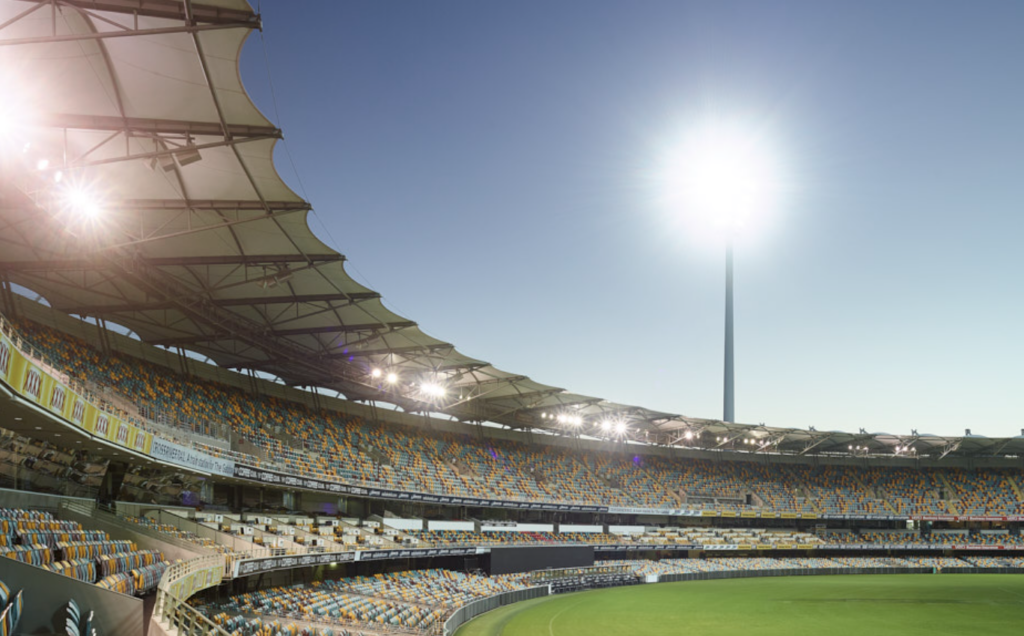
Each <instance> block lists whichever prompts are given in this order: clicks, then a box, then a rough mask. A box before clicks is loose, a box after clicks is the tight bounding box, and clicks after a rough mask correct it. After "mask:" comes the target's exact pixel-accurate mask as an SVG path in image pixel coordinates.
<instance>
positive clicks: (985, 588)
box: [456, 574, 1024, 636]
mask: <svg viewBox="0 0 1024 636" xmlns="http://www.w3.org/2000/svg"><path fill="white" fill-rule="evenodd" d="M1022 629H1024V576H1019V575H1013V574H941V575H934V574H895V575H853V576H793V577H780V578H753V579H727V580H720V581H689V582H685V583H659V584H656V585H637V586H632V587H625V588H611V589H605V590H597V591H593V592H579V593H575V594H566V595H560V596H552V597H546V598H541V599H534V600H532V601H526V602H523V603H517V604H515V605H508V606H506V607H502V608H499V609H497V610H494V611H492V612H488V613H487V614H484V615H482V616H479V617H477V618H476V619H475V620H473V621H471V622H469V623H467V624H466V625H464V626H463V627H462V628H461V629H459V630H458V632H456V634H457V636H602V635H605V634H607V635H609V636H620V635H625V634H628V635H630V636H661V635H663V634H664V635H668V634H673V635H674V634H699V635H700V636H733V635H735V636H775V635H778V636H801V635H803V634H808V635H818V634H820V635H823V636H843V635H845V634H869V635H871V636H880V635H888V634H892V635H897V634H898V635H900V636H907V635H914V634H920V635H922V636H924V635H934V634H957V635H958V636H961V635H970V634H979V635H983V636H997V635H1000V634H1014V635H1018V634H1020V633H1021V631H1022Z"/></svg>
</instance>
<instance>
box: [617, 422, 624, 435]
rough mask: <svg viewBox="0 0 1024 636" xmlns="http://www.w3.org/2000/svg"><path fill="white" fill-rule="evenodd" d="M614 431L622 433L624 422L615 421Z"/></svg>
mask: <svg viewBox="0 0 1024 636" xmlns="http://www.w3.org/2000/svg"><path fill="white" fill-rule="evenodd" d="M615 432H616V433H618V434H619V435H622V434H623V433H625V432H626V423H625V422H616V423H615Z"/></svg>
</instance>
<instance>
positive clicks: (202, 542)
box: [121, 516, 232, 554]
mask: <svg viewBox="0 0 1024 636" xmlns="http://www.w3.org/2000/svg"><path fill="white" fill-rule="evenodd" d="M121 518H122V519H124V520H125V521H128V522H131V523H134V524H137V525H140V526H142V527H144V528H149V529H150V530H156V531H157V532H160V533H162V534H166V535H168V536H172V537H177V538H179V539H184V540H185V541H188V542H190V543H194V544H196V545H197V546H199V547H201V548H206V549H208V550H214V551H216V552H219V553H221V554H227V553H229V552H231V551H232V550H231V548H229V547H227V546H224V545H221V544H219V543H217V542H216V541H214V540H213V539H211V538H209V537H201V536H199V535H198V534H196V533H195V532H192V531H190V530H178V529H177V528H175V527H174V526H172V525H168V524H160V523H157V522H155V521H153V520H152V519H147V518H145V517H141V518H140V517H130V516H126V517H121Z"/></svg>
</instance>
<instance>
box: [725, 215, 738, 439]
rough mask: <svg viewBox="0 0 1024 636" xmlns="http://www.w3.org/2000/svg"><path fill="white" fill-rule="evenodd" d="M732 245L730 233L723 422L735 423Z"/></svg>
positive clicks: (727, 260)
mask: <svg viewBox="0 0 1024 636" xmlns="http://www.w3.org/2000/svg"><path fill="white" fill-rule="evenodd" d="M732 243H733V235H732V232H730V233H729V238H728V243H727V244H726V246H725V379H724V380H725V381H724V387H723V402H724V405H723V409H722V410H723V414H722V421H723V422H734V421H735V417H736V413H735V393H734V391H735V386H734V376H733V345H732V311H733V307H732Z"/></svg>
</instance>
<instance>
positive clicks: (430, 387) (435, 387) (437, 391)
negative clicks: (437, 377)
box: [420, 382, 447, 397]
mask: <svg viewBox="0 0 1024 636" xmlns="http://www.w3.org/2000/svg"><path fill="white" fill-rule="evenodd" d="M420 389H422V390H423V392H424V393H426V394H427V395H429V396H431V397H444V394H445V393H446V392H447V391H446V390H445V388H444V387H443V386H441V385H440V384H436V383H434V382H424V383H423V384H422V385H420Z"/></svg>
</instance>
